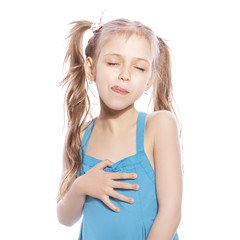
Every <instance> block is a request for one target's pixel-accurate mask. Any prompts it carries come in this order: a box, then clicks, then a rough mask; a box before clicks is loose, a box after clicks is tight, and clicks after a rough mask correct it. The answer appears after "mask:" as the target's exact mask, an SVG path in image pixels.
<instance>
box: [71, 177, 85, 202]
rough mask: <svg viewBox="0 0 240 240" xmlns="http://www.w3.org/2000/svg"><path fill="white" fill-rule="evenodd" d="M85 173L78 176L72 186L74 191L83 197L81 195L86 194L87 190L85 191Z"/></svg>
mask: <svg viewBox="0 0 240 240" xmlns="http://www.w3.org/2000/svg"><path fill="white" fill-rule="evenodd" d="M83 177H84V175H82V176H80V177H77V178H76V179H75V180H74V182H73V185H72V188H73V189H74V192H75V193H76V194H77V196H79V197H81V196H86V192H85V186H84V185H85V184H84V181H85V178H83Z"/></svg>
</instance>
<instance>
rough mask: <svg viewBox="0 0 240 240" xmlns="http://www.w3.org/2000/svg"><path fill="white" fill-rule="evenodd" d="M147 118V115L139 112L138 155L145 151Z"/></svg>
mask: <svg viewBox="0 0 240 240" xmlns="http://www.w3.org/2000/svg"><path fill="white" fill-rule="evenodd" d="M146 116H147V113H145V112H141V111H139V115H138V120H137V138H136V146H137V153H139V152H141V151H144V132H145V119H146Z"/></svg>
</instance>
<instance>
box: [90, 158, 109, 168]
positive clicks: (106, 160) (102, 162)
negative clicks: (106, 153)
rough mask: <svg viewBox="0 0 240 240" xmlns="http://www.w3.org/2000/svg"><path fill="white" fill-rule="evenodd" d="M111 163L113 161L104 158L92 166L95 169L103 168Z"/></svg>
mask: <svg viewBox="0 0 240 240" xmlns="http://www.w3.org/2000/svg"><path fill="white" fill-rule="evenodd" d="M111 164H113V162H111V161H110V160H109V159H105V160H103V161H101V162H100V163H97V164H96V165H95V166H94V167H95V168H97V169H104V168H105V167H107V166H109V165H111Z"/></svg>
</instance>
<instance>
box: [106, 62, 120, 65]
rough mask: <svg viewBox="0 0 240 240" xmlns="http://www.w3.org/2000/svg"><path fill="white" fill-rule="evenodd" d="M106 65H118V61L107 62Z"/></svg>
mask: <svg viewBox="0 0 240 240" xmlns="http://www.w3.org/2000/svg"><path fill="white" fill-rule="evenodd" d="M108 65H110V66H114V65H118V63H113V62H108Z"/></svg>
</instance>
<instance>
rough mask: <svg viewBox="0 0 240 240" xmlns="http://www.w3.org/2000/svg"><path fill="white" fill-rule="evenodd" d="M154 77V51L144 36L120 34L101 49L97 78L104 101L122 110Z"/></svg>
mask: <svg viewBox="0 0 240 240" xmlns="http://www.w3.org/2000/svg"><path fill="white" fill-rule="evenodd" d="M153 78H154V74H153V72H152V51H151V47H150V44H149V42H148V41H147V40H146V39H145V38H144V37H141V36H137V35H132V36H131V37H130V38H128V39H126V38H125V37H124V36H121V35H116V36H115V37H113V38H111V40H110V41H108V42H107V43H106V44H105V45H104V46H103V48H102V49H101V51H100V54H99V58H98V61H97V64H96V67H95V82H96V86H97V89H98V93H99V97H100V101H101V104H105V105H106V106H107V107H108V108H110V109H112V110H121V109H124V108H127V107H129V106H130V105H133V104H134V102H135V101H136V100H137V99H138V98H140V96H141V95H142V94H143V91H144V90H146V89H147V88H149V87H150V85H151V83H152V81H153Z"/></svg>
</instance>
